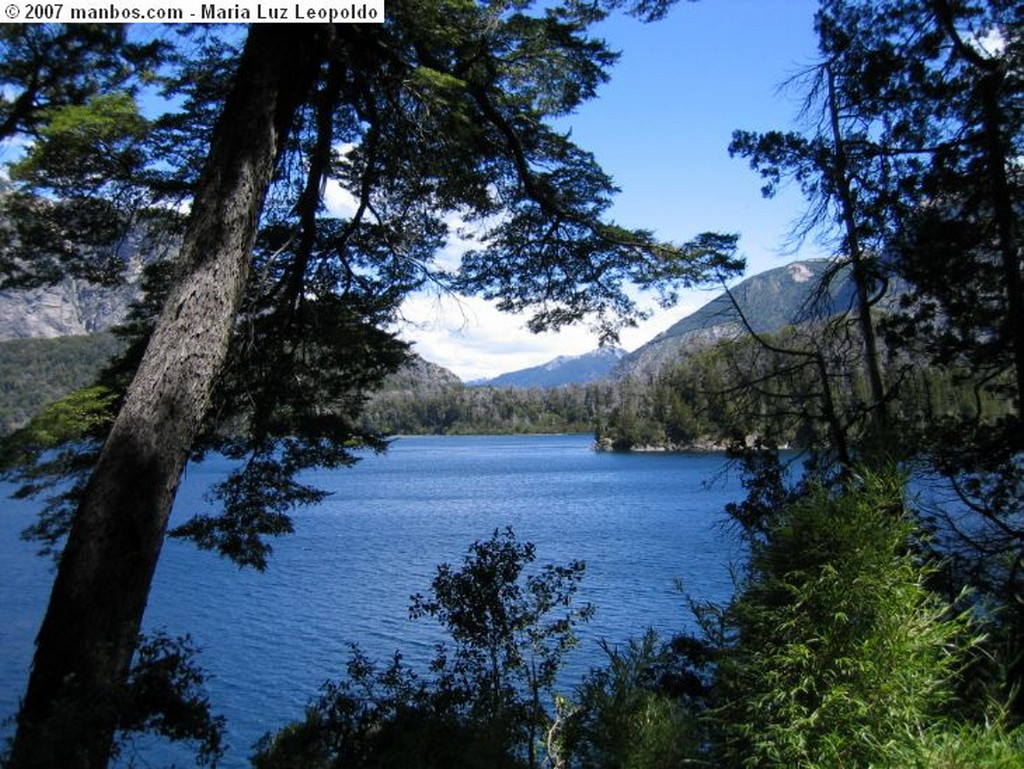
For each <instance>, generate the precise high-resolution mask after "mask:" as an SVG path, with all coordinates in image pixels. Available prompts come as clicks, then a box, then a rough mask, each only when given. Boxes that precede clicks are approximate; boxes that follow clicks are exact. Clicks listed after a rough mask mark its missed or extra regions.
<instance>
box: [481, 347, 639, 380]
mask: <svg viewBox="0 0 1024 769" xmlns="http://www.w3.org/2000/svg"><path fill="white" fill-rule="evenodd" d="M625 355H626V351H625V350H623V349H621V348H619V347H600V348H598V349H596V350H594V351H592V352H588V353H584V354H583V355H560V356H558V357H557V358H555V359H554V360H550V361H548V362H547V363H544V364H541V365H540V366H532V367H530V368H524V369H519V370H517V371H510V372H508V373H506V374H501V375H499V376H496V377H494V378H493V379H482V380H477V381H474V382H470V384H472V385H474V386H482V387H561V386H562V385H569V384H586V383H587V382H594V381H597V380H598V379H604V378H605V377H607V376H608V374H609V372H610V371H611V370H612V369H613V368H615V366H616V365H617V364H618V363H619V361H620V360H621V359H622V358H623V356H625Z"/></svg>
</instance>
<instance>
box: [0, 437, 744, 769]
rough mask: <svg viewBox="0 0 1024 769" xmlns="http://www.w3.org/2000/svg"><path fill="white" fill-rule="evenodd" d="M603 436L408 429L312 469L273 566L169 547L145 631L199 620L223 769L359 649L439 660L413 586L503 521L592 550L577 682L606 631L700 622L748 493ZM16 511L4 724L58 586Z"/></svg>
mask: <svg viewBox="0 0 1024 769" xmlns="http://www.w3.org/2000/svg"><path fill="white" fill-rule="evenodd" d="M590 443H591V438H590V436H585V435H570V436H512V437H504V436H502V437H494V436H484V437H410V438H401V439H398V440H396V441H395V442H394V443H393V444H392V447H391V449H390V451H389V452H388V453H387V454H386V455H383V456H369V457H367V458H365V459H364V460H363V461H362V462H360V463H359V464H358V465H357V466H356V467H355V468H352V469H347V470H341V471H332V472H330V473H326V472H324V473H315V474H311V476H310V479H311V480H312V481H313V482H314V484H315V485H316V484H319V485H321V486H322V487H323V488H327V489H330V490H331V491H332V492H333V494H332V495H331V496H330V497H329V498H328V499H327V500H326V501H325V502H324V503H323V504H321V505H319V506H317V507H315V508H310V509H306V510H302V511H300V512H299V513H298V514H297V515H296V516H295V519H296V533H295V534H293V535H291V536H289V537H284V538H281V539H279V540H278V541H277V542H276V543H275V546H274V555H273V557H272V559H271V563H270V568H269V570H268V571H267V572H266V573H264V574H257V573H254V572H251V571H249V570H246V571H239V570H238V569H237V568H236V567H235V566H233V565H232V564H230V563H228V562H227V561H224V560H222V559H220V558H218V557H217V556H215V555H213V554H210V553H203V552H200V551H198V550H196V549H195V548H194V547H192V546H191V545H188V544H186V543H181V542H174V541H171V542H168V543H167V545H166V546H165V548H164V553H163V556H162V558H161V562H160V565H159V567H158V569H157V574H156V578H155V582H154V585H153V591H152V594H151V596H150V601H149V609H148V610H147V614H146V621H145V625H146V627H147V628H149V629H157V628H160V629H163V630H165V631H166V632H167V633H169V634H170V635H175V636H177V635H183V634H185V633H188V634H190V635H191V637H192V639H193V640H194V642H195V643H196V644H197V645H198V646H200V647H201V648H202V654H201V656H200V660H199V661H200V663H201V664H202V666H203V667H204V669H206V670H207V671H208V672H209V673H210V674H212V676H213V680H212V681H211V682H210V685H209V692H210V699H211V701H212V703H213V705H214V709H215V710H216V711H217V712H218V713H221V714H223V715H224V716H225V717H226V718H227V722H228V734H227V738H228V742H229V744H230V748H229V751H228V754H227V756H226V758H225V760H224V762H223V763H222V764H221V765H222V766H224V767H227V768H228V769H233V768H234V767H243V766H247V765H248V762H247V758H248V756H249V754H250V753H251V750H250V749H251V746H252V744H253V742H254V741H255V740H256V739H257V738H258V737H259V736H260V735H261V734H263V733H264V732H265V731H267V730H271V729H275V728H277V727H278V726H280V725H281V724H283V723H285V722H287V721H289V720H294V719H297V718H300V717H301V716H302V712H303V708H304V706H305V704H306V703H307V702H308V701H309V699H310V698H311V697H312V696H314V695H315V694H316V692H317V689H318V688H319V686H320V685H321V684H322V683H323V682H324V681H325V680H327V679H330V678H337V677H338V676H340V675H341V674H342V673H343V672H344V666H345V662H346V661H347V659H348V657H349V654H350V649H349V644H350V643H358V644H359V645H360V647H361V648H362V649H363V650H364V651H365V652H367V653H368V654H369V655H370V656H371V657H374V658H377V659H379V660H381V661H386V660H387V658H389V657H390V655H391V654H392V653H393V652H394V651H395V650H401V651H402V652H403V654H404V656H405V659H406V661H407V662H409V663H411V664H413V665H422V664H423V663H425V661H426V660H427V659H428V658H429V656H430V654H431V651H432V646H433V644H434V642H435V641H437V640H439V639H440V635H439V633H438V630H437V628H436V627H435V626H433V625H432V624H430V622H429V621H426V620H419V621H413V620H410V619H409V618H408V608H409V597H410V595H412V594H413V593H417V592H421V593H427V592H428V591H429V588H430V581H431V579H432V577H433V575H434V570H435V567H436V566H437V564H439V563H442V562H449V563H453V564H456V563H460V562H461V561H462V557H463V555H464V554H465V552H466V549H467V547H468V546H469V545H470V544H471V543H472V542H474V541H476V540H480V539H486V538H488V537H489V536H490V535H491V533H492V532H493V531H494V530H495V529H499V528H500V529H504V528H505V527H506V526H511V527H512V528H513V529H514V530H515V533H516V536H517V537H518V538H519V540H520V541H530V542H533V543H534V544H535V545H536V549H537V560H538V562H540V563H544V562H554V563H565V562H568V561H570V560H573V559H582V560H584V561H586V564H587V571H586V576H585V577H584V580H583V587H582V590H581V595H580V601H581V602H583V601H589V602H591V603H593V604H594V605H595V606H596V608H597V612H596V614H595V616H594V619H593V620H592V621H591V623H590V624H589V626H587V627H586V628H584V630H583V632H582V633H581V634H580V635H581V638H582V643H581V646H580V648H579V649H577V650H575V651H574V652H572V655H571V656H570V658H569V660H568V664H567V668H566V673H565V675H564V676H563V678H564V680H566V681H567V684H566V687H567V688H568V687H570V686H571V684H572V683H575V682H577V681H578V680H579V678H580V677H581V676H582V674H583V673H584V672H585V671H586V670H587V669H588V668H589V667H590V666H591V665H596V664H600V663H601V662H602V660H603V657H602V653H601V651H600V647H599V644H598V640H599V639H602V638H603V639H605V640H607V641H609V642H611V643H613V644H614V643H622V642H624V641H625V640H626V639H628V638H629V637H631V636H637V635H640V634H641V633H642V632H643V631H644V630H645V629H646V628H648V627H654V628H655V629H656V630H658V631H659V632H660V633H662V634H663V635H664V636H666V637H667V636H668V635H670V634H672V633H674V632H678V631H680V630H685V629H690V628H691V627H692V624H691V622H692V620H691V617H690V615H689V611H688V609H687V607H686V601H685V598H684V596H683V595H682V594H681V593H680V592H679V589H678V586H677V583H679V582H681V583H682V585H683V586H684V588H685V589H686V591H687V592H688V593H689V594H691V595H692V596H694V597H696V598H700V599H709V600H719V601H720V600H725V599H727V598H728V596H729V595H730V594H731V591H732V583H731V579H730V573H729V565H730V563H732V562H734V561H735V560H736V559H737V558H738V557H739V551H738V549H737V545H736V543H735V538H734V537H733V536H731V535H730V533H729V531H728V529H727V528H726V527H725V525H724V516H723V513H722V510H723V508H724V506H725V503H726V502H728V501H732V500H736V499H737V498H739V497H740V496H741V489H740V485H739V480H738V478H737V477H736V475H735V474H731V475H730V474H727V473H724V469H725V462H724V459H723V458H722V457H721V456H720V455H717V454H637V455H620V454H603V453H596V452H594V451H591V450H590ZM224 472H225V465H224V464H223V462H221V461H217V460H211V461H207V462H204V463H202V464H200V465H193V466H191V467H190V468H189V469H188V471H187V473H186V477H185V479H184V481H183V484H182V487H181V490H180V492H179V495H178V501H177V504H176V505H175V510H174V520H175V521H176V522H181V521H183V520H185V519H186V518H187V517H188V516H189V515H190V514H191V513H194V512H196V511H198V510H202V509H203V508H204V507H205V503H204V501H203V493H204V491H205V489H206V488H207V487H208V486H209V485H210V483H211V482H213V481H215V480H217V479H219V478H221V477H223V474H224ZM3 490H4V489H3V488H2V487H0V491H3ZM2 510H3V512H2V513H0V564H2V565H0V569H2V575H3V577H2V579H0V719H2V718H7V717H9V716H11V715H13V714H14V712H15V709H16V707H17V702H18V699H19V697H20V696H21V695H22V693H23V689H24V686H25V682H26V677H27V670H28V665H29V663H30V661H31V654H32V639H33V637H34V634H35V632H36V629H37V627H38V624H39V621H40V619H41V616H42V612H43V609H44V607H45V602H46V599H47V595H48V591H49V582H50V580H51V579H52V564H51V562H49V561H48V560H47V559H44V558H39V557H36V556H35V555H34V549H35V548H34V547H33V545H31V544H28V543H24V542H21V541H20V540H19V539H18V532H20V531H21V529H23V528H24V527H25V525H27V523H28V522H29V520H30V518H31V515H32V508H31V506H29V505H26V504H24V503H20V502H9V501H8V502H5V503H4V507H3V508H2ZM567 693H568V692H567ZM3 733H5V734H9V733H10V729H9V727H8V728H7V729H5V730H4V732H3ZM141 750H143V752H142V754H141V755H140V756H138V757H137V760H138V762H139V765H141V766H147V765H148V766H166V765H168V764H170V763H171V762H174V763H176V764H177V765H179V766H188V765H190V762H189V758H188V753H187V752H185V751H173V750H172V751H168V750H166V749H164V748H153V747H145V748H141Z"/></svg>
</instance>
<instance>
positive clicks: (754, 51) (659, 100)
mask: <svg viewBox="0 0 1024 769" xmlns="http://www.w3.org/2000/svg"><path fill="white" fill-rule="evenodd" d="M816 8H817V2H816V0H700V2H687V1H686V0H681V1H680V2H678V3H677V4H676V5H675V6H674V7H673V9H672V10H671V11H670V13H669V16H668V18H666V19H664V20H663V21H660V22H656V23H653V24H643V23H641V22H638V21H636V20H635V19H632V18H630V17H625V16H621V15H620V16H616V17H614V18H612V19H609V20H608V21H606V22H605V23H603V24H602V25H601V26H600V27H599V28H597V30H598V33H599V34H600V35H601V36H603V37H604V38H605V39H606V40H607V41H608V42H609V43H610V45H611V47H612V48H613V49H615V50H618V51H620V52H621V58H620V60H619V62H618V64H617V65H616V66H615V67H614V68H613V69H612V72H611V81H610V82H609V83H606V84H605V85H604V86H603V87H602V88H601V90H600V91H599V93H598V97H597V98H596V99H594V100H593V101H591V102H588V103H587V104H585V105H583V107H582V108H581V109H580V110H579V111H578V113H577V114H575V115H572V116H570V117H569V118H568V119H566V120H565V121H563V125H564V127H565V128H567V129H571V131H572V137H573V139H574V140H575V141H576V143H577V144H579V145H580V146H581V147H583V148H584V149H587V150H590V151H591V152H593V153H594V154H595V156H596V157H597V160H598V162H599V163H600V164H601V166H602V167H603V168H604V170H605V171H606V172H608V173H609V174H610V175H611V176H612V178H613V179H614V180H615V183H616V185H617V186H618V187H619V188H620V189H621V192H620V194H619V195H618V197H617V198H616V200H615V203H614V205H613V208H612V212H611V217H612V218H613V219H614V220H615V221H616V222H617V223H619V224H621V225H624V226H628V227H642V228H646V229H652V230H654V231H655V233H656V234H657V235H658V237H660V238H661V239H663V240H669V241H676V242H682V241H686V240H689V239H691V238H693V237H694V236H695V235H697V234H698V233H700V232H706V231H718V232H729V233H738V234H739V235H740V241H739V251H740V254H741V255H742V256H744V257H746V259H747V272H746V275H753V274H756V273H758V272H763V271H764V270H767V269H771V268H773V267H778V266H780V265H783V264H786V263H788V262H790V261H793V260H794V259H797V258H808V257H813V256H820V255H821V252H820V251H818V250H817V248H816V246H815V245H814V244H813V243H808V244H804V246H803V247H801V248H800V250H799V251H796V252H794V251H793V248H792V246H791V244H790V243H789V241H790V238H789V237H788V235H789V233H790V231H791V229H792V226H793V224H794V223H795V222H796V220H797V219H798V218H799V217H800V215H801V214H802V213H803V211H804V208H805V204H804V201H803V199H802V197H801V196H800V194H799V191H798V190H796V189H789V188H787V189H784V190H783V191H782V193H781V194H780V195H778V196H777V197H776V198H773V199H771V200H765V199H764V198H762V196H761V192H760V188H761V181H760V178H759V177H758V175H757V173H756V172H754V171H752V170H751V169H750V168H749V166H748V164H747V161H746V160H744V159H743V158H735V159H733V158H730V157H729V153H728V145H729V141H730V138H731V136H732V132H733V131H734V130H735V129H746V130H756V131H765V130H772V129H782V130H789V129H794V128H795V127H796V125H797V123H796V120H797V116H798V113H799V107H800V94H799V90H798V89H788V90H786V89H782V90H780V87H781V86H782V85H783V84H784V83H785V82H786V81H787V80H789V79H791V78H792V77H793V76H795V75H796V74H798V73H799V72H800V71H801V70H802V69H804V68H806V67H807V66H808V65H810V64H811V63H813V61H814V59H815V55H816V40H815V36H814V30H813V19H814V11H815V9H816ZM720 291H721V287H720V286H712V287H710V288H708V289H704V290H693V291H685V292H683V295H682V298H681V301H680V303H679V304H678V305H676V307H674V308H673V309H670V310H668V311H660V312H657V313H656V314H655V315H654V317H652V318H651V320H649V321H647V322H646V323H644V324H643V325H641V327H639V328H637V329H628V330H626V331H625V332H623V334H622V337H621V342H622V346H623V347H625V348H626V349H627V350H633V349H635V348H637V347H639V346H640V345H641V344H643V343H644V342H646V341H648V340H649V339H651V338H652V337H654V336H655V335H656V334H657V333H658V332H660V331H663V330H664V329H666V328H668V327H669V326H671V325H672V324H673V323H675V322H676V321H678V320H679V319H680V318H682V317H685V316H686V315H688V314H689V313H691V312H693V311H694V310H696V309H697V308H699V307H700V306H701V305H703V304H705V303H706V302H708V301H710V300H711V299H712V298H713V297H714V296H715V295H716V294H717V293H719V292H720ZM651 305H652V306H654V305H653V302H652V303H651ZM403 314H404V316H405V318H406V323H405V324H404V326H403V327H402V329H401V335H402V337H403V338H405V339H407V340H409V341H412V342H413V343H414V347H413V349H414V350H415V351H416V352H418V353H419V354H420V355H421V356H423V357H424V358H426V359H427V360H429V361H431V362H433V363H437V364H440V365H442V366H444V367H446V368H448V369H450V370H451V371H453V372H454V373H455V374H457V375H458V376H459V377H460V378H461V379H463V381H472V380H475V379H481V378H487V377H493V376H497V375H498V374H501V373H504V372H507V371H514V370H517V369H520V368H526V367H529V366H535V365H539V364H542V363H545V362H547V361H549V360H551V359H552V358H554V357H556V356H559V355H580V354H583V353H585V352H588V351H590V350H593V349H594V348H595V347H597V339H596V337H595V336H594V334H593V332H591V331H590V330H588V329H587V327H586V326H585V325H581V326H578V327H571V328H567V329H563V330H562V331H560V332H557V333H549V334H542V335H534V334H531V333H529V332H528V331H527V330H526V329H525V318H522V317H517V316H512V315H507V314H504V313H499V312H498V311H497V310H495V309H494V308H493V307H492V306H491V305H489V304H487V303H486V302H484V301H483V300H480V299H476V298H460V299H456V298H452V297H448V298H438V297H436V296H430V295H417V296H415V297H413V298H411V299H410V300H408V302H407V304H406V305H405V306H404V308H403Z"/></svg>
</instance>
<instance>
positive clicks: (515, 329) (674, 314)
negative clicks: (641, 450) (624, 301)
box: [400, 291, 716, 381]
mask: <svg viewBox="0 0 1024 769" xmlns="http://www.w3.org/2000/svg"><path fill="white" fill-rule="evenodd" d="M714 293H716V292H708V291H691V292H686V293H685V294H684V295H683V296H682V297H681V299H680V303H679V304H678V305H677V306H676V307H675V308H673V309H670V310H662V311H659V312H657V313H655V314H654V316H653V317H652V318H651V319H650V320H648V321H646V322H645V323H643V324H641V325H640V326H639V327H638V328H635V329H626V330H625V331H623V333H622V345H623V347H625V348H626V349H627V350H633V349H635V348H637V347H639V346H640V345H642V344H644V343H645V342H647V341H649V340H650V339H652V338H653V337H654V336H655V335H656V334H658V333H659V332H661V331H664V330H665V329H666V328H668V327H669V326H671V325H672V324H673V323H675V322H676V321H677V320H679V319H680V318H683V317H685V316H686V315H689V314H690V313H691V312H693V311H694V310H696V309H698V308H699V307H701V306H702V305H704V304H705V303H707V302H708V301H710V300H711V298H712V296H713V295H714ZM402 314H403V316H404V318H405V322H404V323H403V325H402V327H401V331H400V333H401V336H402V338H403V339H405V340H407V341H410V342H413V349H414V350H415V351H416V352H417V353H419V355H421V356H422V357H423V358H425V359H426V360H428V361H431V362H432V363H437V364H438V365H441V366H444V367H445V368H447V369H449V370H451V371H453V372H455V374H457V375H458V376H459V377H460V378H461V379H462V380H463V381H471V380H474V379H483V378H489V377H494V376H497V375H498V374H502V373H505V372H508V371H515V370H517V369H522V368H528V367H530V366H537V365H540V364H542V363H546V362H548V361H549V360H551V359H552V358H555V357H557V356H559V355H581V354H583V353H586V352H589V351H591V350H593V349H595V348H596V347H597V346H598V340H597V337H596V335H595V334H594V333H593V332H592V331H591V330H590V329H589V328H587V326H586V325H585V324H579V325H574V326H569V327H566V328H563V329H562V330H561V331H557V332H549V333H543V334H533V333H530V331H529V330H527V328H526V317H525V316H522V315H510V314H508V313H503V312H500V311H499V310H498V309H497V308H496V307H495V306H494V304H493V303H492V302H488V301H486V300H484V299H480V298H477V297H457V296H452V295H447V296H436V295H427V294H422V293H421V294H416V295H414V296H412V297H410V298H409V299H407V300H406V302H405V304H404V305H403V306H402Z"/></svg>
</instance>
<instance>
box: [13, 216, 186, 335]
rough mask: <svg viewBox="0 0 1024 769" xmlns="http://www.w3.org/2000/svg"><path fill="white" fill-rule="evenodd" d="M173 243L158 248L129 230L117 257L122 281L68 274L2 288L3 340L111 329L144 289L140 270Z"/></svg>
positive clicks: (163, 255) (163, 254) (168, 252)
mask: <svg viewBox="0 0 1024 769" xmlns="http://www.w3.org/2000/svg"><path fill="white" fill-rule="evenodd" d="M173 249H174V244H168V245H166V246H164V247H162V248H159V249H154V247H153V245H152V243H150V244H149V245H148V247H147V246H146V245H144V241H143V238H142V236H141V234H138V235H135V236H130V237H129V238H127V239H126V241H125V243H124V245H123V246H122V248H121V252H120V254H119V257H120V258H121V259H122V260H123V263H124V265H125V268H124V273H123V282H122V283H121V284H120V285H118V286H113V287H105V286H97V285H94V284H91V283H87V282H86V281H83V280H77V279H74V278H66V279H65V280H63V281H61V282H60V283H57V284H56V285H53V286H45V287H42V288H35V289H28V290H5V291H0V341H3V340H8V339H55V338H57V337H62V336H81V335H84V334H96V333H100V332H103V331H107V330H108V329H110V328H111V326H116V325H117V324H119V323H121V322H122V321H123V320H124V319H125V315H126V314H127V312H128V308H129V306H130V305H131V303H132V302H133V301H135V300H136V299H137V298H138V297H139V294H140V290H141V288H140V287H141V282H142V271H143V268H144V267H145V265H146V264H147V263H149V262H152V261H154V260H156V259H166V258H169V257H170V256H171V255H172V254H173Z"/></svg>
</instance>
